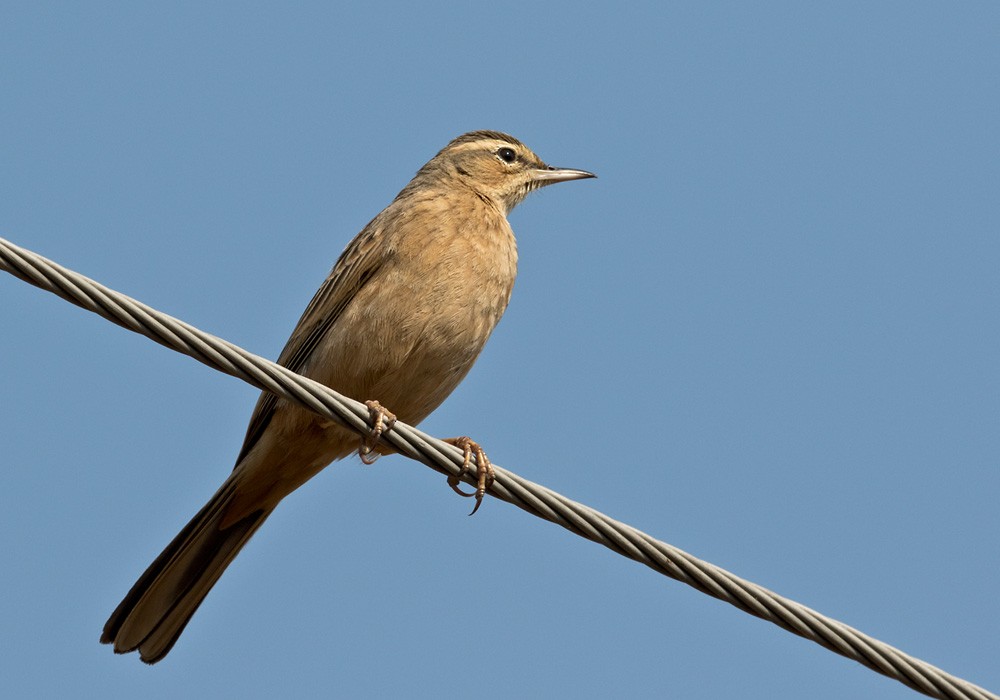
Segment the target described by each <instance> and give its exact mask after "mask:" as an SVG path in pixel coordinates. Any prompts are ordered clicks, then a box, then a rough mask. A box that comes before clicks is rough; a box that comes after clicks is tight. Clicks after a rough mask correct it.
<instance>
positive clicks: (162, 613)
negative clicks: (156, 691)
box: [101, 478, 272, 664]
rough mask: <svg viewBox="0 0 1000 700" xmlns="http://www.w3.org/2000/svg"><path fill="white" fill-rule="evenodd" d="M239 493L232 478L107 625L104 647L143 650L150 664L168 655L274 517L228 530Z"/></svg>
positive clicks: (247, 520) (250, 519) (254, 516)
mask: <svg viewBox="0 0 1000 700" xmlns="http://www.w3.org/2000/svg"><path fill="white" fill-rule="evenodd" d="M234 493H235V483H234V479H232V478H230V479H228V480H226V482H225V483H224V484H223V485H222V487H221V488H220V489H219V490H218V491H217V492H216V494H215V495H214V496H212V499H211V500H210V501H209V502H208V503H207V504H205V507H204V508H202V509H201V510H200V511H198V514H197V515H195V516H194V518H192V520H191V522H189V523H188V524H187V525H185V526H184V529H183V530H181V531H180V533H179V534H178V535H177V537H175V538H174V540H173V542H171V543H170V544H169V545H167V548H166V549H164V550H163V552H162V553H161V554H160V556H158V557H157V558H156V560H155V561H154V562H153V563H152V564H150V565H149V568H148V569H146V571H145V573H143V575H142V576H141V577H140V578H139V580H138V581H136V583H135V585H134V586H132V590H130V591H129V592H128V595H126V596H125V599H124V600H123V601H122V602H121V603H120V604H119V605H118V607H117V608H116V609H115V611H114V612H113V613H112V614H111V617H110V618H108V621H107V622H106V623H105V624H104V632H103V634H102V635H101V642H102V643H103V644H114V649H115V652H116V653H118V654H124V653H127V652H130V651H135V650H137V649H138V650H139V655H140V658H141V659H142V660H143V661H145V662H146V663H150V664H153V663H156V662H157V661H159V660H160V659H162V658H163V657H164V656H166V655H167V652H169V651H170V649H171V647H173V645H174V642H176V641H177V638H178V637H180V635H181V632H183V631H184V627H185V625H187V623H188V621H189V620H190V619H191V616H192V615H194V613H195V611H196V610H197V609H198V606H199V605H201V601H202V600H204V599H205V596H206V595H208V592H209V591H210V590H211V589H212V586H214V585H215V582H216V581H218V580H219V577H220V576H221V575H222V572H223V571H225V570H226V567H227V566H229V563H230V562H231V561H232V560H233V558H234V557H236V555H237V554H238V553H239V551H240V550H241V549H242V548H243V546H244V545H245V544H246V543H247V541H248V540H249V539H250V537H251V536H252V535H253V533H255V532H256V531H257V528H259V527H260V526H261V525H262V524H263V523H264V521H265V520H266V519H267V516H268V515H270V514H271V512H272V511H271V510H258V511H255V512H253V513H250V514H249V515H246V516H244V517H243V518H241V519H240V520H237V521H236V522H234V523H228V524H225V527H223V524H224V518H225V515H226V510H227V506H228V505H229V504H230V503H231V501H232V499H233V495H234Z"/></svg>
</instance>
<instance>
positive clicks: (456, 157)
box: [101, 131, 594, 663]
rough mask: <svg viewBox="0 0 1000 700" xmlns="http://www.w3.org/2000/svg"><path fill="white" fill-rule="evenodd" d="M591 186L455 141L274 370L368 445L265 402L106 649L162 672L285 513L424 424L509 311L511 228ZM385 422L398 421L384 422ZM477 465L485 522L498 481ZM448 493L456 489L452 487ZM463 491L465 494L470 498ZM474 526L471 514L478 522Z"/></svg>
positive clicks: (471, 451) (108, 631) (417, 180)
mask: <svg viewBox="0 0 1000 700" xmlns="http://www.w3.org/2000/svg"><path fill="white" fill-rule="evenodd" d="M589 177H594V175H593V174H591V173H588V172H585V171H583V170H571V169H566V168H554V167H551V166H548V165H546V164H545V163H543V162H542V161H541V160H540V159H539V158H538V156H536V155H535V154H534V153H532V152H531V150H530V149H528V148H527V147H526V146H525V145H524V144H523V143H521V142H520V141H518V140H517V139H515V138H513V137H511V136H508V135H506V134H502V133H499V132H495V131H475V132H471V133H468V134H464V135H462V136H459V137H458V138H456V139H455V140H453V141H452V142H451V143H449V144H448V145H447V146H445V147H444V148H443V149H442V150H441V152H440V153H438V154H437V155H436V156H434V157H433V158H432V159H431V160H430V161H429V162H428V163H427V164H426V165H424V167H422V168H421V169H420V171H419V172H418V173H417V174H416V176H415V177H414V178H413V179H412V180H411V181H410V182H409V184H408V185H406V187H404V188H403V190H402V191H401V192H400V193H399V194H398V195H397V196H396V198H395V199H394V200H393V201H392V203H391V204H390V205H389V206H388V207H386V208H385V209H384V210H383V211H382V212H381V213H380V214H379V215H378V216H376V217H375V218H374V219H372V220H371V222H370V223H369V224H368V225H367V226H365V227H364V229H362V231H361V233H359V234H358V235H357V236H356V237H355V238H354V240H353V241H351V242H350V244H348V246H347V248H346V249H345V250H344V252H343V253H342V254H341V256H340V258H339V259H338V260H337V263H336V264H335V265H334V266H333V270H332V271H331V272H330V274H329V276H328V277H327V278H326V281H324V282H323V285H322V286H321V287H320V288H319V291H317V292H316V296H314V297H313V300H312V301H311V302H310V303H309V306H308V307H307V308H306V310H305V312H304V313H303V314H302V318H300V319H299V322H298V325H297V326H296V327H295V330H293V331H292V335H291V337H290V338H289V339H288V343H287V344H286V345H285V348H284V350H282V351H281V355H280V356H279V357H278V363H279V364H282V365H284V366H285V367H288V368H289V369H291V370H293V371H295V372H298V373H300V374H303V375H305V376H306V377H310V378H312V379H315V380H316V381H319V382H322V383H323V384H326V385H327V386H329V387H332V388H333V389H335V390H337V391H338V392H340V393H342V394H345V395H347V396H351V397H355V398H359V399H367V400H368V401H367V405H368V407H369V410H370V411H371V414H372V433H371V435H369V436H367V437H365V438H362V439H361V445H360V449H359V445H358V436H357V434H355V433H353V432H352V431H351V430H349V429H347V428H345V427H343V426H341V425H339V424H334V423H331V422H330V421H327V420H324V419H322V418H321V417H319V416H317V415H316V414H314V413H311V412H309V411H306V410H304V409H301V408H299V407H297V406H294V405H292V404H290V403H288V402H287V401H285V400H283V399H279V398H277V397H275V396H274V395H273V394H269V393H266V392H265V393H262V394H261V396H260V399H258V401H257V406H256V407H255V408H254V412H253V415H252V417H251V418H250V426H249V427H248V428H247V434H246V439H245V440H244V442H243V447H242V449H241V450H240V453H239V456H238V457H237V458H236V467H235V468H234V469H233V472H232V473H231V474H230V475H229V478H228V479H226V481H225V483H223V484H222V486H221V487H220V488H219V490H218V491H216V492H215V495H214V496H212V498H211V500H209V502H208V503H207V504H206V505H205V506H204V507H203V508H202V509H201V510H200V511H198V514H197V515H195V516H194V518H193V519H192V520H191V522H189V523H188V524H187V525H186V526H185V527H184V529H183V530H181V532H180V533H179V534H178V535H177V537H175V538H174V540H173V541H172V542H171V543H170V544H169V545H167V548H166V549H165V550H163V552H162V553H161V554H160V556H158V557H157V558H156V560H155V561H154V562H153V563H152V564H151V565H150V566H149V568H148V569H146V571H145V573H143V575H142V576H141V577H140V578H139V580H138V581H137V582H136V584H135V585H134V586H133V587H132V590H130V591H129V592H128V595H126V596H125V599H124V600H123V601H122V602H121V604H120V605H119V606H118V608H117V609H116V610H115V611H114V613H112V615H111V617H110V618H109V619H108V621H107V623H106V624H105V625H104V633H103V634H102V635H101V642H103V643H106V644H113V645H114V650H115V651H116V652H118V653H126V652H130V651H135V650H138V651H139V654H140V658H141V659H142V660H143V661H145V662H147V663H156V662H157V661H159V660H160V659H162V658H163V657H164V656H166V654H167V652H169V651H170V649H171V648H172V647H173V645H174V643H175V642H176V641H177V638H178V637H179V636H180V634H181V632H182V631H183V630H184V627H185V625H187V623H188V621H189V620H190V619H191V616H192V615H194V612H195V610H197V609H198V606H199V605H200V604H201V602H202V600H204V598H205V596H206V595H207V594H208V592H209V590H211V588H212V586H213V585H214V584H215V582H216V581H217V580H218V579H219V577H220V576H221V575H222V572H223V571H225V569H226V567H227V566H228V565H229V563H230V562H231V561H232V560H233V558H234V557H235V556H236V555H237V553H239V551H240V550H241V549H242V548H243V546H244V545H246V543H247V541H248V540H249V539H250V537H251V536H252V535H253V534H254V533H255V532H256V531H257V529H258V528H259V527H260V526H261V525H262V524H263V523H264V521H265V520H267V517H268V516H269V515H270V514H271V513H272V512H273V511H274V509H275V508H276V507H277V506H278V503H280V502H281V500H282V499H283V498H284V497H285V496H287V495H288V494H290V493H291V492H292V491H294V490H295V489H297V488H298V487H299V486H301V485H302V484H304V483H305V482H306V481H308V480H309V479H310V478H311V477H312V476H314V475H315V474H316V473H317V472H319V471H320V470H321V469H323V468H324V467H325V466H326V465H328V464H330V462H332V461H334V460H337V459H341V458H343V457H346V456H348V455H350V454H352V453H353V452H355V451H359V452H360V454H361V457H362V459H364V460H365V461H366V462H368V461H372V460H373V458H374V457H375V456H377V454H379V453H386V452H389V451H391V450H390V449H389V448H388V447H387V446H386V445H385V444H384V443H382V442H380V441H379V438H380V437H381V435H382V434H383V433H384V432H385V431H387V430H391V427H392V423H393V421H394V420H396V417H397V416H398V418H399V420H402V421H405V422H406V423H410V424H417V423H419V422H420V421H421V420H423V419H424V418H425V417H427V415H428V414H430V412H431V411H433V410H434V409H435V408H437V406H438V405H440V403H441V402H442V401H444V399H445V398H446V397H447V396H448V395H449V394H450V393H451V392H452V390H454V389H455V387H456V386H457V385H458V383H459V382H460V381H461V380H462V378H463V377H465V375H466V374H467V373H468V371H469V369H470V368H471V367H472V365H473V363H474V362H475V361H476V358H477V357H478V356H479V353H480V351H481V350H482V349H483V345H484V344H485V343H486V340H487V339H488V338H489V336H490V334H491V333H492V332H493V328H494V327H495V326H496V324H497V321H499V320H500V316H501V315H502V314H503V312H504V310H505V309H506V308H507V302H508V301H509V300H510V294H511V290H512V289H513V286H514V277H515V275H516V272H517V247H516V243H515V241H514V233H513V231H512V230H511V228H510V224H508V223H507V214H509V213H510V211H511V210H512V209H513V208H514V207H515V206H516V205H517V204H518V203H519V202H520V201H521V200H522V199H524V197H525V196H526V195H527V194H528V193H529V192H531V191H532V190H535V189H538V188H539V187H543V186H545V185H550V184H552V183H555V182H564V181H567V180H579V179H582V178H589ZM390 409H391V412H390ZM451 442H452V443H453V444H456V445H458V446H459V447H461V448H462V449H463V451H464V453H465V464H466V467H467V468H469V469H471V462H472V456H473V455H475V457H476V459H475V463H476V467H475V469H476V472H477V474H476V476H477V488H476V492H475V493H474V494H464V493H463V495H470V496H475V498H476V508H478V507H479V503H480V502H481V501H482V498H483V495H484V493H485V492H486V490H487V488H488V487H489V483H490V480H491V479H492V467H490V466H489V460H488V459H487V458H486V455H485V454H484V453H483V451H482V449H481V448H480V447H479V445H477V444H476V443H475V442H474V441H472V440H470V439H469V438H467V437H463V438H455V439H453V440H452V441H451ZM449 483H450V484H451V485H452V487H453V488H455V489H456V490H458V480H457V479H450V480H449ZM460 493H461V491H460ZM473 512H475V508H474V509H473Z"/></svg>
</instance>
